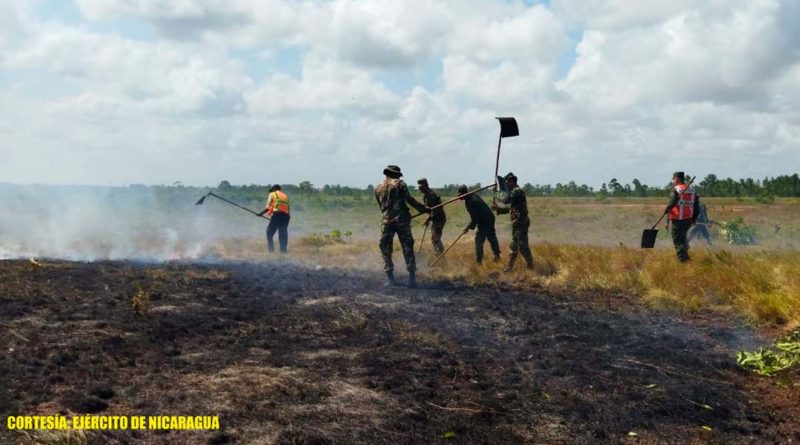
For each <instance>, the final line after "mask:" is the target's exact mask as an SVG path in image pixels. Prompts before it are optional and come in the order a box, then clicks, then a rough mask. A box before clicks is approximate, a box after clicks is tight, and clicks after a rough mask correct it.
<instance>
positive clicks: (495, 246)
mask: <svg viewBox="0 0 800 445" xmlns="http://www.w3.org/2000/svg"><path fill="white" fill-rule="evenodd" d="M467 192H468V190H467V186H466V185H462V186H460V187H458V196H460V197H461V200H462V201H464V207H466V208H467V213H468V214H469V225H467V227H465V228H464V230H463V231H462V233H463V234H466V233H467V232H469V231H470V230H472V229H474V228H476V227H477V229H478V230H477V231H476V232H475V261H476V262H477V263H478V264H481V262H483V245H484V244H486V241H489V247H491V248H492V253H493V254H494V261H495V262H497V261H500V243H498V242H497V232H496V231H495V229H494V219H495V218H494V213H492V209H490V208H489V206H488V205H487V204H486V203H485V202H484V201H483V198H481V197H480V196H478V194H477V193H473V194H471V195H467V196H464V195H466V194H467Z"/></svg>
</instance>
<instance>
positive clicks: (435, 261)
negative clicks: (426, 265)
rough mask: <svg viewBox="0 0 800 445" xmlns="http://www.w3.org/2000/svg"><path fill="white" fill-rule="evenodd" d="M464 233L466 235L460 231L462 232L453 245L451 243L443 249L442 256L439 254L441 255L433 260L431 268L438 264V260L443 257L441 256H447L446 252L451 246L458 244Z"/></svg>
mask: <svg viewBox="0 0 800 445" xmlns="http://www.w3.org/2000/svg"><path fill="white" fill-rule="evenodd" d="M466 233H467V232H463V231H462V232H461V235H458V238H456V240H455V241H453V243H452V244H450V245H449V246H447V249H444V252H442V254H441V255H439V257H438V258H436V259H435V260H433V263H431V267H433V266H435V265H436V263H438V262H439V260H441V259H442V257H443V256H445V254H447V252H448V251H449V250H450V249H451V248H452V247H453V246H455V245H456V243H457V242H458V240H460V239H461V237H462V236H464V235H465V234H466Z"/></svg>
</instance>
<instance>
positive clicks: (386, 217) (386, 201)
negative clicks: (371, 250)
mask: <svg viewBox="0 0 800 445" xmlns="http://www.w3.org/2000/svg"><path fill="white" fill-rule="evenodd" d="M383 174H384V175H385V176H386V177H385V178H384V180H383V181H382V182H381V183H380V184H378V185H377V187H375V199H376V200H377V201H378V206H379V207H380V209H381V213H382V214H383V216H382V224H381V239H380V243H379V246H380V249H381V255H382V256H383V266H384V267H383V270H384V271H385V272H386V277H387V278H388V282H389V284H392V285H394V284H396V282H395V280H394V264H393V263H392V250H393V248H394V246H393V244H394V235H395V233H396V234H397V237H398V238H399V239H400V246H401V247H402V249H403V258H404V259H405V261H406V269H407V270H408V286H409V287H417V280H416V275H415V273H416V270H417V264H416V261H415V259H414V237H413V236H412V235H411V213H409V211H408V205H411V206H412V207H414V208H415V209H417V211H419V212H422V213H430V212H431V210H430V208H429V207H425V206H424V205H423V204H421V203H419V202H418V201H417V200H416V199H414V198H413V197H412V196H411V194H410V193H409V192H408V186H406V183H405V182H404V181H403V180H402V179H400V178H401V177H402V176H403V173H402V172H401V171H400V167H398V166H396V165H390V166H388V167H386V168H385V169H383ZM407 204H408V205H407Z"/></svg>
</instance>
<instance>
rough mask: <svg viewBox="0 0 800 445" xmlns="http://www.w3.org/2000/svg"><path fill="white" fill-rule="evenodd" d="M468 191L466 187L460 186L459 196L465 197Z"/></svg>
mask: <svg viewBox="0 0 800 445" xmlns="http://www.w3.org/2000/svg"><path fill="white" fill-rule="evenodd" d="M468 191H469V189H467V186H466V185H459V186H458V194H459V195H463V194H464V193H467V192H468Z"/></svg>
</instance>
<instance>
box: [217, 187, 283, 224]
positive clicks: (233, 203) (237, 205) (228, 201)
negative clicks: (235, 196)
mask: <svg viewBox="0 0 800 445" xmlns="http://www.w3.org/2000/svg"><path fill="white" fill-rule="evenodd" d="M208 194H209V195H210V196H213V197H215V198H217V199H221V200H223V201H225V202H227V203H228V204H230V205H233V206H236V207H239V208H240V209H242V210H244V211H246V212H250V213H252V214H253V215H256V216H258V217H261V218H264V219H266V220H267V221H270V220H271V219H270V218H269V217H266V216H264V215H261V214H259V213H258V212H254V211H252V210H250V209H248V208H247V207H243V206H240V205H239V204H236V203H235V202H233V201H231V200H229V199H225V198H223V197H222V196H219V195H217V194H216V193H213V192H209V193H208Z"/></svg>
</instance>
